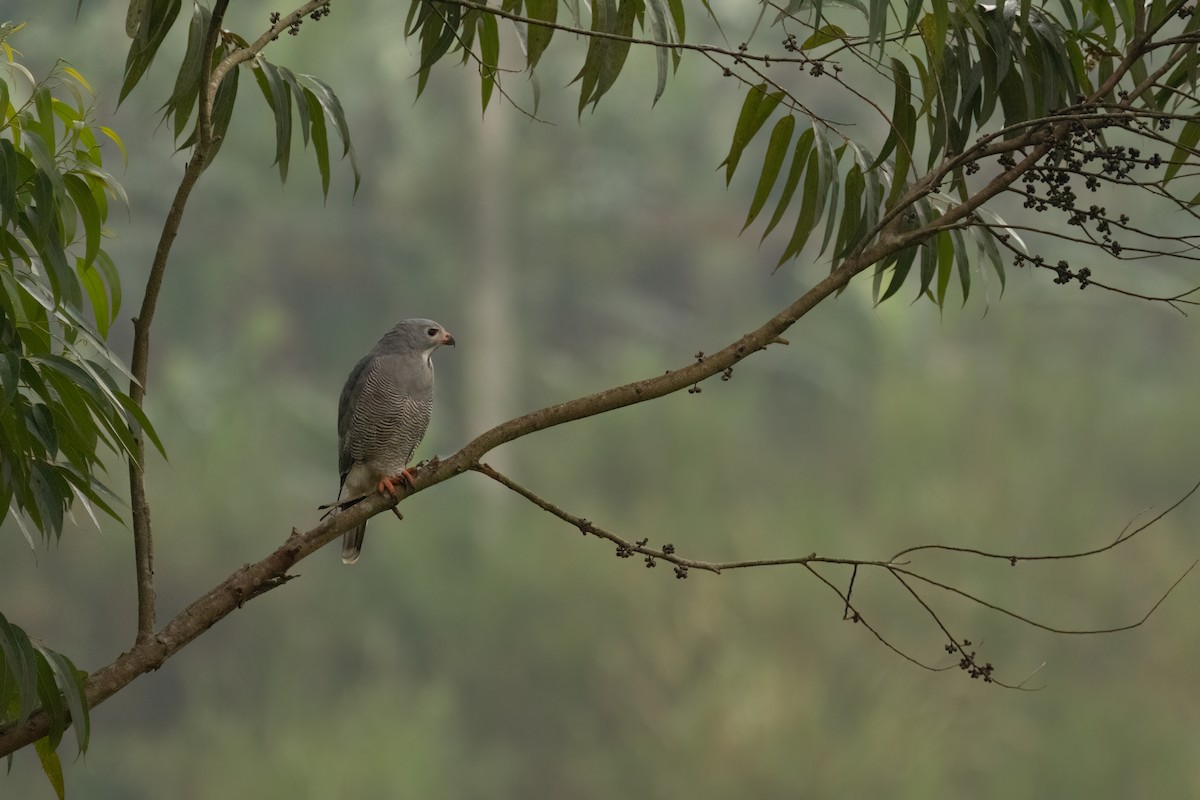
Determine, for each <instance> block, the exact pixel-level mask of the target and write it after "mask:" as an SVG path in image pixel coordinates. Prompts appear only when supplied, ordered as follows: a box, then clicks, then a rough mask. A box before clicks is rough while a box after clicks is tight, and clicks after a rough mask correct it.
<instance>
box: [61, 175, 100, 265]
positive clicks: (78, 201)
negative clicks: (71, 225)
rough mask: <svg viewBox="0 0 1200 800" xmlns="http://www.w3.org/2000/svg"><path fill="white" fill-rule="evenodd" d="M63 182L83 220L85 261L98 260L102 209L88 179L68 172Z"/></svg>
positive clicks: (86, 262) (86, 263) (88, 262)
mask: <svg viewBox="0 0 1200 800" xmlns="http://www.w3.org/2000/svg"><path fill="white" fill-rule="evenodd" d="M63 182H64V184H65V185H66V187H67V194H69V195H70V197H71V202H72V203H74V204H75V211H76V213H78V214H79V218H80V219H81V220H82V221H83V230H84V254H83V263H84V264H85V265H88V264H91V263H92V262H93V261H95V260H96V256H97V254H98V253H99V252H100V228H101V226H102V225H103V223H104V220H103V219H101V215H100V209H99V208H97V207H96V199H95V198H94V197H93V196H92V191H91V189H90V188H89V187H88V184H87V181H85V180H84V179H83V178H81V177H79V176H78V175H74V174H71V173H67V174H66V175H64V176H63Z"/></svg>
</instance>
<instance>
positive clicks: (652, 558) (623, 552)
mask: <svg viewBox="0 0 1200 800" xmlns="http://www.w3.org/2000/svg"><path fill="white" fill-rule="evenodd" d="M471 469H472V470H474V471H475V472H478V473H480V474H481V475H485V476H487V477H488V478H491V479H492V480H493V481H495V482H496V483H499V484H500V485H501V486H503V487H505V488H506V489H508V490H510V491H512V492H514V493H516V494H518V495H520V496H521V497H524V498H525V499H526V500H528V501H529V502H531V503H533V504H534V505H535V506H537V507H538V508H541V509H542V510H543V511H546V512H548V513H550V514H552V515H553V516H555V517H558V518H559V519H561V520H562V521H564V522H566V523H568V524H569V525H571V526H573V527H575V528H577V529H578V530H579V532H580V533H582V534H584V535H585V536H587V535H592V536H595V537H597V538H599V539H605V540H607V541H609V542H612V543H614V544H615V545H616V546H617V552H616V555H617V557H618V558H629V557H631V556H632V555H633V554H635V553H636V554H638V555H641V556H644V558H645V562H644V563H645V565H646V566H647V567H654V566H655V565H656V563H657V562H658V561H660V560H661V561H666V562H668V563H670V564H674V565H675V577H676V578H686V577H687V576H688V572H689V570H693V569H698V570H703V571H706V572H711V573H713V574H716V575H720V574H722V573H723V572H725V571H728V570H735V569H745V568H748V567H773V566H801V567H804V568H805V569H807V570H808V571H809V572H810V573H811V574H812V575H813V576H814V577H816V578H817V579H818V580H820V581H821V582H822V583H823V584H825V586H826V587H828V588H829V589H830V590H831V591H833V592H834V594H836V595H837V596H838V597H839V598H841V600H842V603H843V606H844V609H845V611H844V614H843V617H844V618H845V619H848V620H851V621H852V622H855V623H859V624H862V625H864V626H865V627H866V628H867V629H868V630H869V631H870V632H871V634H872V635H873V636H875V638H876V639H878V640H879V641H880V642H881V643H882V644H883V645H884V646H886V647H887V648H888V649H890V650H891V651H892V652H894V653H896V654H897V655H899V656H901V657H903V658H904V659H905V660H907V661H909V662H911V663H913V664H916V665H917V666H919V667H921V668H923V669H927V670H929V671H931V672H942V671H944V670H948V669H954V668H955V667H958V668H959V669H961V670H963V671H965V672H967V673H968V674H969V675H970V676H971V677H972V678H982V679H983V680H984V681H985V682H987V683H995V684H996V685H998V686H1003V687H1005V688H1009V689H1026V688H1027V687H1026V685H1025V684H1026V683H1027V680H1028V679H1026V680H1023V681H1021V682H1020V683H1015V684H1014V683H1005V682H1004V681H1001V680H999V679H998V678H997V677H996V676H995V674H994V668H993V666H992V664H991V663H990V662H981V661H980V660H979V659H978V658H977V653H976V651H974V650H970V649H969V648H970V647H971V645H972V642H971V640H969V639H966V638H962V637H959V636H956V635H955V634H954V633H953V632H952V631H951V630H950V628H949V627H948V626H947V624H946V623H945V622H944V620H943V619H942V617H941V615H939V613H938V612H937V610H936V609H934V607H933V605H932V604H931V603H930V602H929V601H928V600H927V599H926V598H925V597H924V596H923V595H922V594H921V593H920V592H918V591H917V589H916V588H915V586H914V583H924V584H926V585H928V586H932V587H935V588H937V589H941V590H942V591H943V592H947V593H950V594H953V595H956V596H958V597H960V598H962V599H965V600H967V601H969V602H971V603H974V604H975V605H978V606H982V607H983V608H987V609H989V610H991V611H995V612H997V613H999V614H1002V615H1004V616H1007V617H1009V618H1010V619H1013V620H1016V621H1018V622H1022V623H1024V624H1026V625H1029V626H1031V627H1034V628H1038V629H1040V630H1044V631H1048V632H1050V633H1057V634H1066V635H1076V636H1081V635H1089V634H1101V633H1117V632H1119V631H1127V630H1132V629H1134V628H1137V627H1140V626H1141V625H1143V624H1145V622H1146V621H1147V620H1148V619H1150V616H1151V615H1152V614H1153V613H1154V612H1155V611H1156V610H1157V609H1158V607H1159V606H1161V605H1162V603H1163V601H1165V600H1166V599H1167V597H1168V596H1169V595H1170V594H1171V592H1172V591H1174V590H1175V587H1176V586H1178V585H1179V584H1180V583H1181V582H1182V581H1183V579H1184V578H1185V577H1187V575H1188V574H1189V573H1190V572H1191V571H1192V569H1193V568H1194V567H1195V566H1196V563H1192V564H1191V565H1190V566H1189V567H1188V568H1187V569H1186V570H1184V572H1183V574H1182V575H1180V576H1179V578H1177V579H1176V580H1175V582H1174V583H1172V584H1171V585H1170V586H1169V587H1168V588H1167V590H1166V591H1165V592H1163V594H1162V595H1161V596H1159V598H1158V599H1157V600H1156V601H1155V603H1154V604H1153V605H1152V606H1151V607H1150V609H1149V610H1148V611H1146V612H1145V613H1144V614H1143V615H1142V616H1141V617H1140V618H1139V619H1137V620H1136V621H1134V622H1131V623H1127V624H1124V625H1117V626H1112V627H1107V628H1064V627H1056V626H1053V625H1049V624H1047V623H1044V622H1040V621H1038V620H1036V619H1034V618H1032V617H1027V616H1024V615H1022V614H1018V613H1016V612H1014V611H1011V610H1009V609H1007V608H1004V607H1003V606H1000V605H997V604H995V603H992V602H989V601H987V600H984V599H982V598H980V597H978V596H977V595H974V594H972V593H970V592H967V591H964V590H962V589H959V588H958V587H956V586H953V585H951V584H948V583H944V582H942V581H938V580H935V579H934V578H930V577H928V576H927V575H923V574H921V573H919V572H917V571H915V570H913V569H912V568H911V564H910V562H909V561H908V560H905V556H909V555H911V554H914V553H920V552H927V551H931V550H942V551H946V552H952V553H961V554H965V555H973V556H977V557H980V558H989V559H998V560H1003V561H1008V562H1009V563H1010V564H1012V565H1013V566H1016V564H1017V563H1018V562H1020V561H1047V560H1075V559H1082V558H1087V557H1089V556H1095V555H1099V554H1101V553H1105V552H1107V551H1109V550H1112V549H1113V548H1115V547H1118V546H1120V545H1122V544H1125V543H1126V542H1128V541H1130V540H1131V539H1133V538H1134V537H1136V536H1137V535H1138V534H1140V533H1142V532H1143V531H1145V530H1147V529H1149V528H1150V527H1151V526H1153V525H1154V524H1155V523H1157V522H1159V521H1161V520H1162V519H1163V518H1164V517H1166V516H1167V515H1168V514H1170V513H1171V512H1172V511H1174V510H1175V509H1177V508H1178V507H1179V506H1180V505H1182V504H1183V503H1184V501H1186V500H1187V499H1188V498H1190V497H1191V496H1192V495H1193V494H1195V493H1196V491H1197V490H1200V483H1197V484H1196V485H1195V486H1193V487H1192V488H1191V489H1189V490H1188V491H1187V493H1186V494H1184V495H1183V497H1181V498H1179V500H1177V501H1175V502H1174V503H1173V504H1171V505H1170V506H1169V507H1168V508H1167V509H1165V510H1164V511H1162V512H1161V513H1159V514H1157V515H1155V516H1154V517H1152V518H1151V519H1150V520H1148V521H1147V522H1145V523H1143V524H1141V525H1139V526H1137V527H1134V528H1130V526H1126V528H1125V529H1124V530H1123V531H1121V534H1120V535H1119V536H1117V538H1116V539H1115V540H1113V541H1112V542H1110V543H1109V544H1107V545H1104V546H1102V547H1096V548H1092V549H1090V550H1081V551H1077V552H1071V553H1058V554H1053V555H1015V554H1000V553H991V552H988V551H985V550H976V549H972V548H963V547H952V546H947V545H936V544H931V545H919V546H916V547H910V548H907V549H904V550H901V551H900V552H898V553H896V555H894V556H892V557H891V558H890V559H887V560H884V561H880V560H873V559H856V558H831V557H827V556H819V555H817V554H816V553H810V554H809V555H807V556H799V557H794V558H769V559H753V560H743V561H701V560H697V559H692V558H685V557H684V556H681V555H679V554H678V553H677V552H676V549H675V546H674V545H672V544H664V545H663V546H662V547H661V548H654V547H650V546H649V541H648V540H647V539H640V540H638V541H630V540H629V539H626V538H624V537H622V536H620V535H618V534H615V533H613V532H611V531H608V530H605V529H604V528H601V527H600V526H598V525H596V524H595V523H593V522H591V521H590V520H587V519H584V518H583V517H579V516H576V515H575V514H572V513H570V512H569V511H565V510H563V509H562V508H560V507H559V506H557V505H555V504H554V503H552V502H550V501H549V500H546V499H545V498H543V497H540V496H538V495H537V494H535V493H534V492H532V491H531V490H529V489H527V488H526V487H524V486H522V485H520V484H519V483H517V482H516V481H514V480H512V479H511V478H509V477H507V476H505V475H503V474H502V473H500V472H498V471H497V470H495V469H493V468H492V467H490V466H488V465H487V464H483V463H480V464H476V465H474V466H472V467H471ZM824 564H828V565H834V566H842V567H850V568H851V571H850V577H849V580H848V582H847V585H846V588H845V589H841V588H839V587H838V586H837V585H836V584H835V583H834V582H833V581H832V580H830V579H829V578H828V577H826V576H825V575H823V574H822V573H820V572H818V571H817V569H816V567H817V565H824ZM860 568H861V569H876V570H884V571H886V572H887V573H889V574H890V575H891V576H892V577H893V578H895V579H896V580H897V581H899V583H900V584H901V586H903V587H904V589H905V591H906V592H907V593H908V594H909V595H910V596H911V597H912V598H913V600H914V601H915V602H916V603H917V605H919V606H920V607H921V609H922V611H923V612H924V613H925V615H926V616H928V617H929V619H930V620H931V621H932V622H933V624H934V625H935V626H936V627H937V628H938V630H939V631H940V632H941V633H942V635H943V636H944V637H945V638H946V647H945V649H946V652H947V653H949V654H951V655H955V654H957V655H958V656H959V658H958V660H957V662H956V663H954V664H950V665H943V666H935V665H932V664H929V663H927V662H925V661H922V660H920V659H919V658H917V657H916V656H914V655H912V654H911V653H907V652H905V651H903V650H902V649H900V648H899V647H898V646H896V645H895V644H894V643H892V642H891V641H889V640H888V639H887V638H886V637H885V636H884V635H883V634H882V633H881V632H880V631H879V629H878V628H876V627H874V626H872V625H871V624H870V623H869V622H868V621H867V619H866V617H865V616H864V615H863V613H862V611H861V610H860V609H859V608H857V607H856V606H855V605H854V604H853V602H852V595H853V591H854V584H855V581H856V580H857V578H858V574H859V571H860Z"/></svg>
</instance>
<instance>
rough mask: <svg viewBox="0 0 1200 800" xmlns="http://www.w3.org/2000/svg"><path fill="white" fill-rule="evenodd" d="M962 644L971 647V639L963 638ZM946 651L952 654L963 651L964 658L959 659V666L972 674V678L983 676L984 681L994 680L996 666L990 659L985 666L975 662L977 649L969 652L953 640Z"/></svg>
mask: <svg viewBox="0 0 1200 800" xmlns="http://www.w3.org/2000/svg"><path fill="white" fill-rule="evenodd" d="M962 646H963V647H970V646H971V640H970V639H963V642H962ZM946 652H947V653H949V654H950V655H954V654H955V653H962V658H960V659H959V660H958V668H959V669H961V670H962V671H963V672H965V673H967V674H968V675H970V676H971V677H972V678H983V682H984V683H991V682H992V673H993V672H994V671H995V669H996V668H995V667H993V666H992V663H991V662H990V661H989V662H988V663H986V664H984V665H983V666H980V665H979V664H977V663H976V662H975V651H974V650H972V651H971V652H970V654H968V653H967V652H966V651H964V650H961V649H960V648H959V647H958V645H956V644H954V642H951V643H950V644H948V645H946Z"/></svg>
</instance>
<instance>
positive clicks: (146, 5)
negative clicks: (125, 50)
mask: <svg viewBox="0 0 1200 800" xmlns="http://www.w3.org/2000/svg"><path fill="white" fill-rule="evenodd" d="M136 1H137V2H138V5H139V6H140V7H141V9H142V10H141V13H140V14H138V15H137V16H138V19H137V21H136V25H137V33H136V35H135V36H134V37H133V42H132V43H130V45H129V55H128V56H127V57H126V59H125V80H124V82H123V83H122V84H121V93H120V95H119V96H118V98H117V103H118V104H120V103H121V102H123V101H124V100H125V98H126V97H127V96H128V95H129V93H130V92H131V91H133V87H134V86H137V84H138V81H140V80H141V79H142V75H143V74H145V72H146V69H147V68H148V67H149V66H150V62H151V61H153V60H154V55H155V53H157V52H158V48H159V46H160V45H161V44H162V42H163V39H165V38H166V36H167V31H169V30H170V29H171V25H172V24H174V22H175V17H176V16H178V15H179V7H180V0H136ZM129 10H130V14H131V15H132V14H133V4H132V3H131V4H130V9H129ZM130 21H131V17H127V18H126V25H129V24H130Z"/></svg>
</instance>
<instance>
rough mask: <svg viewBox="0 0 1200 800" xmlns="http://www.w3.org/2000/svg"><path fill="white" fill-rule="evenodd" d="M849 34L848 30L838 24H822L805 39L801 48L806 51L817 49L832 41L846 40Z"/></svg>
mask: <svg viewBox="0 0 1200 800" xmlns="http://www.w3.org/2000/svg"><path fill="white" fill-rule="evenodd" d="M847 35H848V34H847V33H846V31H845V30H844V29H842V28H840V27H838V26H837V25H822V26H821V27H820V28H818V29H817V30H816V31H815V32H814V33H813V34H812V35H811V36H809V37H808V38H807V39H805V40H804V42H803V43H802V44H801V45H800V49H801V50H803V51H804V52H808V51H809V50H816V49H817V48H818V47H820V46H822V45H826V44H829V43H830V42H840V41H842V40H844V39H845V38H846V37H847Z"/></svg>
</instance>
